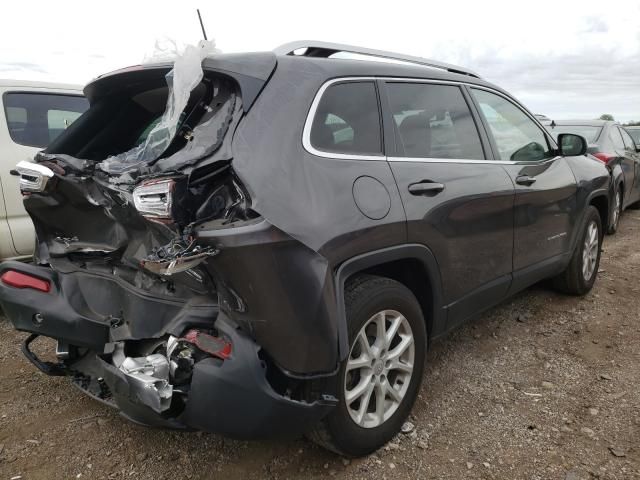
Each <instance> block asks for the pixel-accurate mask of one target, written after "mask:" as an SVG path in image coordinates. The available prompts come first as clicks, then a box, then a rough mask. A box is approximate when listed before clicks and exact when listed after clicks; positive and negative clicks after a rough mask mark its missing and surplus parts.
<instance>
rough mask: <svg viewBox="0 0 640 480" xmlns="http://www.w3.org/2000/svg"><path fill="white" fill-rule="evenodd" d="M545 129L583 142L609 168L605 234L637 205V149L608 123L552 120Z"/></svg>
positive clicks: (639, 182) (639, 156)
mask: <svg viewBox="0 0 640 480" xmlns="http://www.w3.org/2000/svg"><path fill="white" fill-rule="evenodd" d="M547 129H548V130H549V131H550V132H551V133H552V134H553V135H554V136H555V137H556V138H557V137H558V135H560V134H562V133H573V134H575V135H580V136H582V137H584V138H585V139H586V140H587V144H588V148H587V151H588V152H589V153H590V154H591V155H593V156H594V157H596V158H597V159H598V160H600V161H601V162H603V163H604V164H606V165H607V166H608V167H609V170H610V172H611V180H612V192H611V194H612V197H613V201H612V202H611V206H612V211H611V222H610V224H609V233H614V232H615V231H616V230H617V228H618V223H619V221H620V216H621V215H622V212H623V211H624V209H625V208H627V207H629V206H631V205H635V204H637V203H638V202H640V153H639V152H640V148H639V147H638V146H637V145H636V142H635V141H634V140H633V138H632V137H631V135H630V134H629V132H628V131H626V130H625V129H624V128H623V127H622V126H621V125H620V124H619V123H617V122H615V121H608V120H554V123H553V126H547Z"/></svg>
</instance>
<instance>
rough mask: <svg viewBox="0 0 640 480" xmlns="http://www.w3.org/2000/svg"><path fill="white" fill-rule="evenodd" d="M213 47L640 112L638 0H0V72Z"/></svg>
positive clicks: (75, 70)
mask: <svg viewBox="0 0 640 480" xmlns="http://www.w3.org/2000/svg"><path fill="white" fill-rule="evenodd" d="M196 7H199V8H200V10H201V12H202V14H203V17H204V21H205V26H206V29H207V33H208V35H209V38H212V37H213V38H214V39H215V41H216V44H217V46H218V48H219V49H221V50H222V51H223V52H237V51H258V50H270V49H272V48H273V47H275V46H277V45H280V44H282V43H285V42H288V41H291V40H298V39H315V40H325V41H333V42H340V43H351V44H356V45H362V46H367V47H371V48H379V49H385V50H393V51H398V52H403V53H408V54H413V55H419V56H424V57H429V58H434V59H438V60H442V61H445V62H449V63H457V64H461V65H464V66H467V67H469V68H472V69H473V70H475V71H476V72H478V73H479V74H480V75H481V76H483V77H484V78H486V79H487V80H489V81H492V82H494V83H496V84H498V85H500V86H501V87H503V88H505V89H506V90H509V91H510V92H511V93H512V94H514V95H515V96H516V97H518V98H519V99H520V100H521V101H522V102H523V103H524V104H525V105H527V106H528V107H529V108H530V109H531V110H532V111H534V112H535V113H544V114H547V115H549V116H550V117H553V118H562V117H564V118H568V117H572V118H595V117H598V116H600V114H602V113H611V114H613V115H614V116H615V118H616V119H617V120H622V121H627V120H631V119H635V120H640V2H639V1H638V0H629V1H625V0H609V1H606V2H605V1H602V0H599V1H588V0H581V1H572V2H569V1H557V0H556V1H541V0H537V1H530V2H517V1H509V2H498V1H488V0H484V1H482V2H479V1H477V0H476V1H463V0H456V1H442V2H440V1H411V2H408V1H407V2H403V1H402V0H396V1H395V2H389V1H385V2H379V3H378V2H376V1H373V0H368V1H355V0H352V1H347V0H341V1H325V2H321V1H318V0H315V1H314V2H309V6H308V7H306V6H305V2H303V1H290V2H289V1H286V2H285V1H282V2H278V1H275V0H272V1H265V0H262V1H255V2H254V1H244V0H234V1H226V2H222V1H216V2H213V1H211V0H209V1H206V2H204V1H200V2H198V1H191V0H187V1H185V0H180V1H177V0H174V1H173V2H165V1H161V0H154V1H148V2H147V1H140V0H128V1H126V2H125V1H120V0H109V1H107V2H90V1H82V2H74V1H68V0H65V1H64V2H52V1H46V2H45V1H42V2H40V1H29V0H24V1H20V2H4V3H3V5H2V20H3V21H2V28H0V78H18V79H36V80H49V81H63V82H71V83H78V84H84V83H86V82H87V81H89V80H90V79H91V78H93V77H95V76H96V75H99V74H101V73H104V72H107V71H109V70H113V69H116V68H120V67H123V66H127V65H134V64H138V63H140V62H141V60H142V59H143V58H144V57H145V56H147V55H150V54H151V53H153V49H154V44H155V42H156V40H159V39H166V38H170V39H173V40H175V41H177V42H180V43H195V42H197V41H198V40H199V39H200V27H199V24H198V21H197V16H196V12H195V9H196Z"/></svg>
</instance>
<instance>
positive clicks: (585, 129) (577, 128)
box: [549, 125, 602, 143]
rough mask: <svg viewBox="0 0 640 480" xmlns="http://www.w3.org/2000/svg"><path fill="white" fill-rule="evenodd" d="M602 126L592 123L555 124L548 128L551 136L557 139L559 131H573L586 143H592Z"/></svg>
mask: <svg viewBox="0 0 640 480" xmlns="http://www.w3.org/2000/svg"><path fill="white" fill-rule="evenodd" d="M601 130H602V127H596V126H593V125H556V126H555V127H554V128H550V129H549V131H550V132H551V133H552V134H553V136H554V137H555V138H556V140H557V139H558V135H560V134H561V133H573V134H574V135H580V136H581V137H584V138H585V139H586V140H587V143H594V142H595V141H596V139H597V138H598V135H600V131H601Z"/></svg>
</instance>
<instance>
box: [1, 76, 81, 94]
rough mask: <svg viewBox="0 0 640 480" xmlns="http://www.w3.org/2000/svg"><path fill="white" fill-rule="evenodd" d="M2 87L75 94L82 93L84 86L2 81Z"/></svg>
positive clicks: (30, 81)
mask: <svg viewBox="0 0 640 480" xmlns="http://www.w3.org/2000/svg"><path fill="white" fill-rule="evenodd" d="M0 87H3V88H7V87H9V88H12V87H13V88H16V89H21V90H30V89H48V90H70V91H73V92H77V93H82V85H74V84H71V83H53V82H40V81H35V80H12V79H0Z"/></svg>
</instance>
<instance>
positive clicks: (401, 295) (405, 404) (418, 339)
mask: <svg viewBox="0 0 640 480" xmlns="http://www.w3.org/2000/svg"><path fill="white" fill-rule="evenodd" d="M345 304H346V305H345V306H346V313H347V321H348V328H349V344H350V352H351V350H352V349H353V347H354V341H355V337H356V335H358V333H359V332H360V330H361V329H362V328H363V326H364V325H365V324H367V322H369V320H370V319H371V318H372V317H373V316H374V315H375V314H376V313H378V312H381V311H384V310H395V311H397V312H399V313H400V314H401V315H402V316H404V317H405V319H406V320H407V321H408V323H409V325H410V327H411V332H412V334H413V340H414V362H413V371H412V373H411V374H410V380H409V387H408V389H407V391H406V393H405V395H404V397H402V400H400V401H399V406H398V407H397V409H396V410H395V412H394V413H393V414H392V415H391V416H390V417H389V418H388V419H387V420H386V421H383V423H382V424H381V425H379V426H376V427H371V428H369V427H362V426H360V425H358V424H357V423H356V422H355V421H354V420H353V419H352V417H351V415H350V414H349V411H348V408H347V404H346V401H345V398H344V391H345V388H344V386H345V375H346V374H347V373H346V365H347V360H348V359H346V360H345V361H344V362H343V363H342V365H341V367H340V371H339V373H338V375H337V377H336V378H335V379H334V380H335V381H336V385H335V387H336V388H335V391H336V392H338V398H339V403H338V405H337V406H336V407H335V408H334V409H333V410H332V411H331V413H330V414H329V415H328V416H327V417H326V418H324V419H323V420H322V421H321V422H320V423H319V424H318V425H317V426H316V427H315V428H314V429H313V430H312V431H310V432H308V433H307V437H308V438H309V439H310V440H312V441H314V442H315V443H318V444H319V445H321V446H323V447H324V448H327V449H328V450H331V451H333V452H335V453H338V454H340V455H343V456H347V457H362V456H365V455H368V454H370V453H372V452H374V451H376V450H377V449H379V448H380V447H382V446H383V445H384V444H385V443H387V442H388V441H389V440H391V439H392V438H393V437H394V436H395V435H396V434H397V433H398V432H399V430H400V428H401V427H402V424H403V423H404V422H405V420H406V418H407V416H408V415H409V413H410V412H411V408H412V407H413V404H414V402H415V399H416V397H417V395H418V391H419V389H420V384H421V382H422V375H423V372H424V363H425V356H426V350H427V333H426V328H425V322H424V317H423V315H422V310H421V308H420V304H419V303H418V301H417V300H416V298H415V296H414V295H413V293H411V291H410V290H409V289H408V288H407V287H405V286H404V285H402V284H401V283H399V282H396V281H395V280H391V279H388V278H383V277H376V276H371V275H362V276H359V277H357V278H356V279H355V280H354V281H352V282H349V284H348V285H347V287H346V288H345ZM389 348H390V349H391V347H389ZM350 355H351V354H350Z"/></svg>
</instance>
